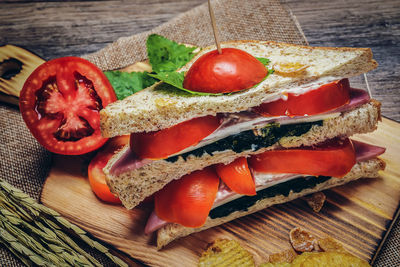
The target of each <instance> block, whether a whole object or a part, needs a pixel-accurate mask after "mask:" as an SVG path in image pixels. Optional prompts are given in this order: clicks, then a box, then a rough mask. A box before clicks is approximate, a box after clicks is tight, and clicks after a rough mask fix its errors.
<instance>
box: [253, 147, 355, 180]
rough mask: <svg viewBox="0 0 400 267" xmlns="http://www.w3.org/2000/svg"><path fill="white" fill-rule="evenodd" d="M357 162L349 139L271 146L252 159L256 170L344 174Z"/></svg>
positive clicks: (339, 175)
mask: <svg viewBox="0 0 400 267" xmlns="http://www.w3.org/2000/svg"><path fill="white" fill-rule="evenodd" d="M355 163H356V154H355V151H354V147H353V144H352V143H351V142H350V140H349V139H345V140H331V141H330V142H327V143H324V144H322V145H319V146H315V147H303V148H292V149H281V150H270V151H267V152H264V153H261V154H258V155H255V156H252V157H251V158H250V159H249V165H250V166H251V168H252V169H253V170H254V171H257V172H265V173H298V174H307V175H315V176H318V175H324V176H333V177H343V176H344V175H346V173H348V172H349V171H350V170H351V168H352V167H353V166H354V164H355Z"/></svg>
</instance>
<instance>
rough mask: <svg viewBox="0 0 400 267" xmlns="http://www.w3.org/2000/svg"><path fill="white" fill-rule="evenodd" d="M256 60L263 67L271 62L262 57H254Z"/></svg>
mask: <svg viewBox="0 0 400 267" xmlns="http://www.w3.org/2000/svg"><path fill="white" fill-rule="evenodd" d="M256 59H257V60H258V61H260V62H261V63H262V64H263V65H264V66H267V65H268V64H269V63H270V62H271V60H269V59H268V58H264V57H256Z"/></svg>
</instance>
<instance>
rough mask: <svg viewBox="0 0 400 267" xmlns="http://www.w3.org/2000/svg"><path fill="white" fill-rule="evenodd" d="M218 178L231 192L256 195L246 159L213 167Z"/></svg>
mask: <svg viewBox="0 0 400 267" xmlns="http://www.w3.org/2000/svg"><path fill="white" fill-rule="evenodd" d="M215 170H216V171H217V174H218V176H219V177H220V178H221V180H222V181H224V183H225V184H226V185H227V186H228V187H229V188H230V189H231V190H232V191H235V192H236V193H238V194H242V195H248V196H254V195H256V194H257V193H256V185H255V183H254V180H253V176H252V175H251V172H250V169H249V166H248V164H247V159H246V158H238V159H236V160H235V161H233V162H231V163H229V164H227V165H225V164H218V165H216V166H215Z"/></svg>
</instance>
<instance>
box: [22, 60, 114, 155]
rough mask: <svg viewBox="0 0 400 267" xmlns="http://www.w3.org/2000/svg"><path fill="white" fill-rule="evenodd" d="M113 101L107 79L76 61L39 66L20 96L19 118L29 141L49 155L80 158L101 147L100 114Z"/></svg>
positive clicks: (83, 61) (47, 63) (103, 139)
mask: <svg viewBox="0 0 400 267" xmlns="http://www.w3.org/2000/svg"><path fill="white" fill-rule="evenodd" d="M116 100H117V97H116V96H115V93H114V90H113V88H112V87H111V85H110V83H109V81H108V80H107V78H106V76H105V75H104V74H103V72H102V71H101V70H99V69H98V68H97V67H96V66H95V65H94V64H92V63H90V62H89V61H87V60H84V59H82V58H77V57H64V58H58V59H53V60H50V61H48V62H45V63H43V64H42V65H40V66H39V67H38V68H37V69H36V70H35V71H34V72H33V73H32V74H31V75H30V76H29V78H28V79H27V80H26V82H25V84H24V87H23V89H22V91H21V94H20V102H19V103H20V104H19V105H20V110H21V113H22V117H23V119H24V121H25V123H26V125H27V126H28V128H29V130H30V131H31V133H32V134H33V136H34V137H35V138H36V139H37V140H38V142H39V143H40V144H41V145H42V146H44V147H45V148H46V149H48V150H50V151H51V152H54V153H58V154H65V155H79V154H84V153H87V152H90V151H93V150H95V149H97V148H99V147H101V146H102V145H103V144H104V143H105V142H106V141H107V139H106V138H103V137H102V136H101V134H100V116H99V111H100V110H101V109H102V108H104V107H106V106H107V105H108V104H110V103H111V102H114V101H116Z"/></svg>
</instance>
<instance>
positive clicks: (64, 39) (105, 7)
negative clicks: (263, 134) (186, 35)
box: [0, 0, 400, 121]
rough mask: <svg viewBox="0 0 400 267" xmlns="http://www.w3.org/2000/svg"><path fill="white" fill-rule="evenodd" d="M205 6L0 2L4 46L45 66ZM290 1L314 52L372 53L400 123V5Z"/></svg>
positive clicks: (189, 2)
mask: <svg viewBox="0 0 400 267" xmlns="http://www.w3.org/2000/svg"><path fill="white" fill-rule="evenodd" d="M203 2H205V1H204V0H135V1H122V0H116V1H107V0H105V1H51V2H46V1H40V0H35V1H23V0H11V1H3V2H2V3H0V10H1V12H0V22H1V23H0V45H4V44H7V43H11V44H15V45H19V46H22V47H24V48H27V49H29V50H31V51H33V52H35V53H37V54H38V55H40V56H41V57H43V58H44V59H51V58H55V57H61V56H68V55H69V56H80V55H83V54H86V53H90V52H94V51H97V50H99V49H100V48H102V47H104V46H105V45H106V44H109V43H111V42H113V41H115V40H116V39H117V38H119V37H121V36H129V35H133V34H135V33H139V32H142V31H146V30H149V29H152V28H154V27H155V26H157V25H159V24H161V23H163V22H166V21H168V20H169V19H171V18H172V17H174V16H176V15H177V14H179V13H181V12H184V11H187V10H189V9H191V8H193V7H195V6H197V5H199V4H202V3H203ZM283 2H284V3H285V4H286V5H287V6H288V7H289V8H290V9H291V10H292V12H293V14H294V15H295V16H296V17H297V19H298V21H299V23H300V25H301V27H302V29H303V31H304V33H305V36H306V37H307V39H308V41H309V43H310V45H321V46H355V47H357V46H358V47H371V48H372V51H373V53H374V58H375V59H376V60H377V61H378V62H379V64H380V66H379V68H378V69H377V70H374V71H372V72H370V73H369V74H368V80H369V83H370V86H371V88H372V92H373V96H374V97H375V98H377V99H378V100H380V101H381V102H382V104H383V106H382V112H383V115H384V116H387V117H389V118H391V119H394V120H397V121H399V120H400V104H399V103H400V89H399V86H398V84H399V83H400V74H399V69H400V49H399V48H398V44H399V43H400V3H399V1H398V0H385V1H379V0H361V1H355V0H353V1H340V0H331V1H320V0H311V1H304V0H283ZM60 14H61V15H60ZM149 18H150V19H149ZM353 84H354V83H353ZM355 84H356V85H358V84H360V86H364V82H363V81H362V80H361V79H358V80H357V79H356V80H355Z"/></svg>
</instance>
